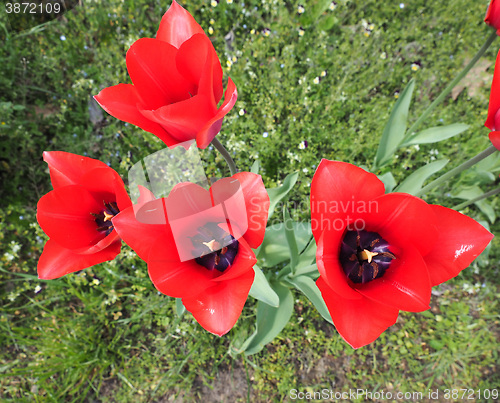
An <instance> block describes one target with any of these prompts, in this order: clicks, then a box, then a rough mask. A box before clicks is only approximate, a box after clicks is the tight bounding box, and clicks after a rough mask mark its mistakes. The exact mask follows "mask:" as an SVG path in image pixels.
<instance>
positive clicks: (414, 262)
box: [311, 160, 493, 348]
mask: <svg viewBox="0 0 500 403" xmlns="http://www.w3.org/2000/svg"><path fill="white" fill-rule="evenodd" d="M311 218H312V230H313V234H314V238H315V240H316V242H317V245H318V249H317V255H316V262H317V265H318V270H319V273H320V277H319V279H318V280H317V286H318V287H319V289H320V290H321V294H322V296H323V298H324V300H325V302H326V305H327V306H328V310H329V312H330V314H331V317H332V320H333V323H334V324H335V326H336V328H337V330H338V332H339V333H340V335H341V336H342V337H343V338H344V339H345V340H346V341H347V342H348V343H349V344H350V345H351V346H352V347H354V348H358V347H361V346H364V345H366V344H368V343H371V342H372V341H374V340H375V339H376V338H377V337H378V336H379V335H380V334H381V333H382V332H383V331H384V330H386V329H387V328H388V327H389V326H391V325H393V324H394V323H395V322H396V319H397V317H398V312H399V311H400V310H402V311H411V312H419V311H424V310H426V309H428V308H429V302H430V297H431V288H432V287H433V286H435V285H438V284H441V283H443V282H444V281H447V280H449V279H450V278H452V277H455V276H456V275H457V274H458V273H459V272H460V271H461V270H463V269H465V268H466V267H467V266H468V265H469V264H470V263H471V262H472V261H473V260H474V259H475V258H476V257H477V256H478V255H479V254H480V253H481V252H482V251H483V250H484V248H486V246H487V245H488V243H489V242H490V241H491V239H492V238H493V235H492V234H490V232H489V231H487V230H486V229H485V228H484V227H483V226H481V225H480V224H478V223H477V222H476V221H474V220H473V219H471V218H469V217H467V216H465V215H463V214H461V213H459V212H456V211H454V210H451V209H449V208H446V207H442V206H436V205H429V204H427V203H426V202H424V201H423V200H421V199H419V198H417V197H415V196H411V195H409V194H404V193H390V194H385V188H384V184H383V183H382V182H381V181H380V180H379V179H378V178H377V177H376V175H374V174H372V173H368V172H366V171H364V170H363V169H361V168H358V167H356V166H354V165H351V164H348V163H344V162H338V161H328V160H322V162H321V164H320V165H319V167H318V169H317V171H316V173H315V175H314V178H313V181H312V185H311Z"/></svg>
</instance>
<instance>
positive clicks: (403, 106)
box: [375, 80, 415, 170]
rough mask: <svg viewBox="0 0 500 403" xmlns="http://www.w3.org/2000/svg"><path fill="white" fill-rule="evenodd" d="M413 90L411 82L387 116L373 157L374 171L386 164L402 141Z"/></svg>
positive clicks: (413, 86)
mask: <svg viewBox="0 0 500 403" xmlns="http://www.w3.org/2000/svg"><path fill="white" fill-rule="evenodd" d="M414 88H415V81H414V80H411V81H410V82H409V83H408V85H407V86H406V88H405V89H404V91H403V93H402V94H401V95H400V96H399V98H398V100H397V102H396V105H394V108H393V110H392V112H391V115H390V116H389V120H388V121H387V124H386V126H385V128H384V131H383V133H382V138H381V139H380V144H379V147H378V150H377V155H376V157H375V170H376V169H378V168H380V167H382V166H383V165H385V164H387V163H388V162H389V161H390V160H391V158H392V156H393V155H394V153H395V152H396V150H397V149H398V148H399V145H400V144H401V142H402V141H403V139H404V136H405V132H406V124H407V120H408V110H409V109H410V102H411V96H412V94H413V89H414Z"/></svg>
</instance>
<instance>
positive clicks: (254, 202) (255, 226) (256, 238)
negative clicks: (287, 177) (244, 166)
mask: <svg viewBox="0 0 500 403" xmlns="http://www.w3.org/2000/svg"><path fill="white" fill-rule="evenodd" d="M232 177H233V178H234V179H237V180H238V182H240V185H241V189H242V191H243V196H244V198H245V209H246V212H247V214H246V215H247V217H246V218H247V221H248V229H247V231H246V232H245V234H244V235H243V238H245V240H246V241H247V242H248V244H249V245H250V246H251V247H252V248H253V249H256V248H258V247H259V246H260V244H261V243H262V241H263V240H264V235H265V233H266V224H267V216H268V213H269V205H270V201H269V196H268V194H267V191H266V188H265V186H264V182H262V177H261V176H260V175H257V174H254V173H251V172H239V173H237V174H235V175H233V176H232Z"/></svg>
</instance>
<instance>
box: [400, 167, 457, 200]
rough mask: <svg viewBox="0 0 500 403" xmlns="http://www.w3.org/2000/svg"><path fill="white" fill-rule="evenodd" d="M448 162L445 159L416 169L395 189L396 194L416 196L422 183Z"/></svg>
mask: <svg viewBox="0 0 500 403" xmlns="http://www.w3.org/2000/svg"><path fill="white" fill-rule="evenodd" d="M448 162H449V160H447V159H442V160H438V161H434V162H431V163H429V164H427V165H424V166H423V167H422V168H419V169H417V170H416V171H415V172H413V173H412V174H411V175H410V176H408V177H407V178H406V179H405V180H404V181H403V182H402V183H401V184H400V185H399V186H398V187H397V189H396V191H397V192H402V193H409V194H411V195H414V194H417V193H418V192H419V191H420V190H421V189H422V186H423V184H424V182H425V181H426V180H427V179H428V178H429V177H431V176H432V175H434V174H435V173H436V172H438V171H440V170H441V169H443V168H444V166H445V165H446V164H447V163H448Z"/></svg>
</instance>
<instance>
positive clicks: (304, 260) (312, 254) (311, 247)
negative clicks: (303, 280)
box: [296, 239, 317, 271]
mask: <svg viewBox="0 0 500 403" xmlns="http://www.w3.org/2000/svg"><path fill="white" fill-rule="evenodd" d="M316 249H317V247H316V241H315V240H314V239H311V241H310V242H309V244H308V245H307V247H306V248H305V249H304V251H303V252H302V253H301V254H300V255H299V261H298V262H297V267H296V271H297V270H299V269H300V268H302V267H307V266H310V265H311V263H312V262H313V261H314V259H316Z"/></svg>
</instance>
